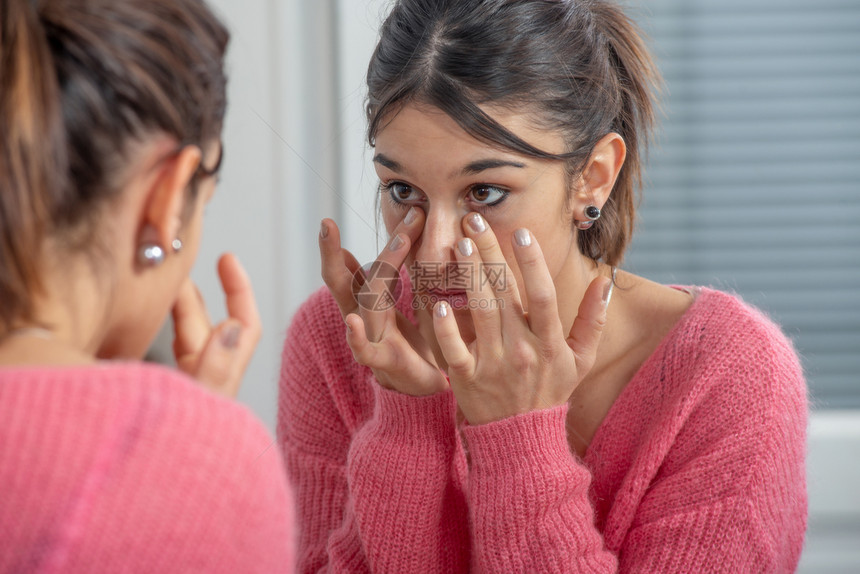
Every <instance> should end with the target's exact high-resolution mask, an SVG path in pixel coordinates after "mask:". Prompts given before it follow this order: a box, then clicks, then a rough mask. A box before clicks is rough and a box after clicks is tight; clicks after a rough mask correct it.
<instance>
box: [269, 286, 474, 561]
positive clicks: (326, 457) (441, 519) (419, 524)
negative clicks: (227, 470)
mask: <svg viewBox="0 0 860 574" xmlns="http://www.w3.org/2000/svg"><path fill="white" fill-rule="evenodd" d="M328 304H329V301H328V299H327V295H326V296H325V297H323V296H322V295H320V294H317V295H316V296H315V297H314V298H312V299H311V301H310V302H309V303H308V304H306V305H305V306H304V307H303V308H302V309H301V310H300V311H299V313H298V314H297V315H296V317H295V319H294V321H293V324H292V326H291V328H290V331H289V333H288V336H287V341H286V345H285V349H284V355H283V366H282V371H281V380H280V397H279V414H278V436H279V441H280V443H281V445H282V448H283V451H284V454H285V458H286V461H287V468H288V473H289V475H290V478H291V479H292V482H293V485H294V488H295V490H296V498H297V513H298V521H299V528H300V539H299V548H298V555H299V571H300V572H320V571H325V572H329V571H330V572H350V573H353V572H398V573H399V572H428V573H432V572H465V571H467V569H468V534H467V531H468V524H467V511H466V509H465V501H464V494H463V492H462V475H464V474H465V463H464V462H463V463H459V462H458V461H463V460H464V456H463V454H462V447H461V446H459V441H458V439H457V434H456V426H455V424H454V417H455V414H454V413H455V406H454V400H453V396H452V394H451V393H450V392H446V393H438V394H436V395H432V396H429V397H411V396H407V395H402V394H400V393H396V392H393V391H388V390H385V389H382V388H381V387H380V386H379V385H378V383H376V381H375V380H373V377H372V375H371V374H370V373H369V370H367V369H364V368H360V367H358V366H357V365H355V363H354V361H352V357H351V354H349V352H348V347H346V345H345V343H344V342H343V339H344V333H343V322H342V320H340V318H339V315H336V316H335V317H334V318H332V317H331V315H332V313H337V310H336V308H333V309H321V307H324V306H326V305H328ZM332 305H333V303H332ZM326 317H328V318H326ZM333 338H336V339H335V341H333ZM458 448H459V449H460V450H459V453H458ZM458 454H459V456H458Z"/></svg>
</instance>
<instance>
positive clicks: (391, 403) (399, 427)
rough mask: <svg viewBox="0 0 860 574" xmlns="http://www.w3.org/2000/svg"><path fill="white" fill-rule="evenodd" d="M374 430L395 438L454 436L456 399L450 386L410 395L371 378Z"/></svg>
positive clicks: (419, 440)
mask: <svg viewBox="0 0 860 574" xmlns="http://www.w3.org/2000/svg"><path fill="white" fill-rule="evenodd" d="M374 388H375V393H374V399H375V407H374V413H373V426H374V432H375V433H379V434H381V435H384V436H385V437H386V438H389V439H391V440H397V441H408V442H424V441H427V440H432V441H437V440H439V439H442V438H449V437H451V436H453V434H454V432H455V429H456V425H455V415H456V403H455V401H454V393H453V392H452V391H451V390H446V391H442V392H439V393H435V394H433V395H426V396H420V397H416V396H412V395H407V394H404V393H400V392H398V391H392V390H389V389H385V388H383V387H381V386H380V385H379V383H377V382H375V381H374Z"/></svg>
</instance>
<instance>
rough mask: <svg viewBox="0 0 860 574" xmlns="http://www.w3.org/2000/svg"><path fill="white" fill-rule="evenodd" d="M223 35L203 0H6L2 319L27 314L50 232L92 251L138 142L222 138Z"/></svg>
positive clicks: (0, 194)
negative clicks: (160, 137)
mask: <svg viewBox="0 0 860 574" xmlns="http://www.w3.org/2000/svg"><path fill="white" fill-rule="evenodd" d="M228 39H229V35H228V33H227V31H226V29H225V28H224V26H223V25H222V24H221V23H220V22H219V21H218V19H217V18H216V17H215V16H214V15H213V14H212V13H211V12H210V11H209V9H208V8H207V7H206V5H205V4H204V2H203V1H202V0H2V2H0V327H5V328H9V327H10V326H11V325H12V324H14V323H16V322H19V321H26V320H29V319H31V314H32V312H33V309H32V302H33V295H34V293H37V292H38V291H39V290H40V289H41V282H40V268H39V265H40V261H41V260H42V248H43V246H44V243H45V239H46V238H47V237H56V238H58V240H59V242H60V243H62V244H63V246H64V248H65V249H69V250H73V251H84V252H86V251H90V250H92V249H94V248H97V243H98V240H99V238H98V237H97V232H98V227H97V226H95V225H94V222H95V220H96V218H97V217H99V214H100V211H102V210H103V209H104V208H105V207H106V206H107V205H108V204H109V203H110V201H111V200H112V199H113V198H116V197H117V196H118V195H119V194H120V192H121V184H122V181H121V178H122V176H123V174H124V171H125V168H127V167H128V165H129V163H130V162H131V161H132V159H133V158H132V157H131V156H132V155H133V154H132V153H131V152H132V150H133V147H134V144H135V143H136V142H141V141H143V140H145V139H146V138H147V137H149V136H152V135H154V134H165V135H167V136H169V137H171V138H173V139H175V140H176V141H177V143H178V144H180V145H181V144H198V145H201V144H203V143H204V142H209V141H211V140H214V139H217V138H218V137H219V134H220V132H221V127H222V123H223V118H224V113H225V108H226V78H225V76H224V71H223V58H224V53H225V50H226V46H227V42H228Z"/></svg>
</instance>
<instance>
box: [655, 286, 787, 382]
mask: <svg viewBox="0 0 860 574" xmlns="http://www.w3.org/2000/svg"><path fill="white" fill-rule="evenodd" d="M670 343H671V347H672V350H673V351H674V353H675V355H676V357H675V359H676V361H678V362H680V363H684V365H677V367H678V368H683V367H684V366H686V367H687V368H695V369H697V370H698V371H699V372H700V373H701V374H703V375H706V374H708V373H710V372H711V371H713V372H714V373H713V374H717V373H718V372H723V371H727V370H731V372H732V373H734V374H735V375H737V376H744V375H752V374H756V375H757V376H762V375H771V380H789V379H791V380H802V378H803V374H802V369H801V366H800V361H799V360H798V356H797V353H796V352H795V349H794V346H793V344H792V342H791V340H790V339H789V338H788V337H786V335H785V334H784V333H783V331H782V330H781V328H780V327H779V326H778V325H777V324H776V323H775V322H774V321H773V320H771V319H770V318H769V317H768V316H767V315H765V314H764V313H763V312H762V311H761V310H759V309H757V308H755V307H753V306H751V305H749V304H747V303H745V302H744V301H743V300H741V298H740V297H739V296H737V295H733V294H729V293H725V292H722V291H717V290H714V289H710V288H706V287H701V288H698V295H697V297H696V301H695V302H694V303H693V305H692V306H691V307H690V309H689V310H688V311H687V313H686V314H685V316H684V317H683V318H682V319H681V321H680V322H679V324H678V326H677V328H676V329H675V330H674V332H673V333H672V334H671V335H670ZM703 370H704V372H702V371H703Z"/></svg>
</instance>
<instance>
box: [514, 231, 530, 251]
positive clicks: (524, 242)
mask: <svg viewBox="0 0 860 574" xmlns="http://www.w3.org/2000/svg"><path fill="white" fill-rule="evenodd" d="M514 240H515V241H516V242H517V245H519V246H520V247H528V246H529V245H531V244H532V235H531V233H529V230H528V229H517V230H516V231H514Z"/></svg>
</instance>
